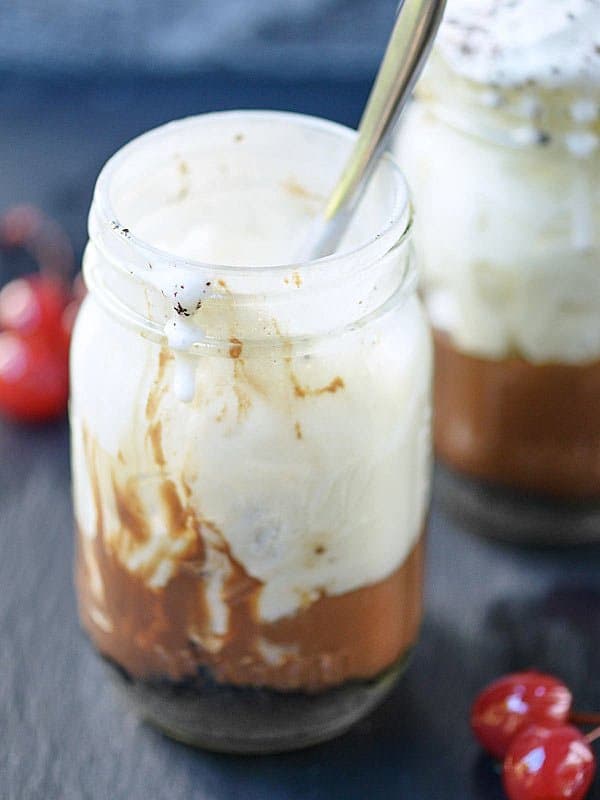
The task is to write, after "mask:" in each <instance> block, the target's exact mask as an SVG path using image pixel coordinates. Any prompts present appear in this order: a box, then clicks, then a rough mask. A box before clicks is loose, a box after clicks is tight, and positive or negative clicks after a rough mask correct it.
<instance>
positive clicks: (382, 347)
mask: <svg viewBox="0 0 600 800" xmlns="http://www.w3.org/2000/svg"><path fill="white" fill-rule="evenodd" d="M353 136H354V134H353V132H351V131H349V130H348V129H346V128H343V127H341V126H339V125H335V124H333V123H329V122H324V121H321V120H317V119H313V118H309V117H302V116H298V115H292V114H280V113H267V112H260V113H258V112H256V113H254V112H230V113H223V114H211V115H204V116H199V117H194V118H190V119H187V120H183V121H180V122H176V123H172V124H170V125H167V126H165V127H162V128H159V129H157V130H155V131H152V132H150V133H148V134H146V135H144V136H142V137H140V138H139V139H136V140H134V141H133V142H132V143H130V144H129V145H127V146H126V147H124V148H123V149H122V150H121V151H119V152H118V153H117V154H116V155H115V156H114V157H113V158H112V159H111V160H110V161H109V162H108V164H107V165H106V166H105V167H104V169H103V170H102V172H101V174H100V177H99V179H98V182H97V185H96V190H95V195H94V200H93V204H92V209H91V212H90V220H89V230H90V242H89V245H88V247H87V249H86V253H85V257H84V271H85V277H86V282H87V284H88V287H89V290H90V291H89V295H88V297H87V299H86V300H85V302H84V304H83V307H82V310H81V312H80V316H79V318H78V320H77V324H76V329H75V332H74V340H73V345H72V399H71V427H72V461H73V480H74V500H75V516H76V525H77V536H78V538H77V551H78V554H77V569H76V573H77V589H78V597H79V606H80V615H81V619H82V622H83V626H84V628H85V630H86V631H87V633H88V634H89V636H90V638H91V640H92V642H93V643H94V644H95V646H96V648H97V649H98V650H99V651H100V653H101V654H102V656H104V658H105V659H106V661H107V663H108V664H109V665H111V668H112V671H113V673H114V675H115V677H116V679H117V681H118V683H119V686H120V687H121V688H122V690H123V691H124V692H126V694H127V696H128V697H129V698H130V699H131V700H132V701H133V702H134V704H135V706H136V707H137V708H138V709H139V710H140V712H141V714H142V715H144V716H145V717H146V718H148V719H150V720H152V721H154V722H155V723H156V724H158V725H159V726H160V727H161V728H163V729H164V730H165V731H166V732H167V733H169V734H171V735H172V736H174V737H176V738H179V739H182V740H184V741H187V742H190V743H193V744H196V745H200V746H205V747H208V748H213V749H220V750H229V751H237V752H268V751H276V750H285V749H290V748H295V747H300V746H303V745H306V744H309V743H312V742H316V741H320V740H323V739H326V738H329V737H330V736H333V735H335V734H336V733H339V732H340V731H342V730H344V729H345V728H347V727H348V726H349V725H350V724H351V723H352V722H354V721H355V720H356V719H358V718H360V717H361V716H363V715H364V714H365V713H366V712H367V711H369V710H370V709H371V708H372V707H373V706H374V705H375V704H376V703H377V702H378V701H379V700H380V699H381V698H382V697H384V696H385V694H386V693H387V692H388V691H389V689H390V688H391V686H392V685H393V683H394V679H395V678H396V676H397V675H398V674H399V672H400V671H401V670H402V667H403V665H404V664H405V663H406V660H407V657H408V655H409V653H410V651H411V648H412V647H413V645H414V643H415V640H416V638H417V634H418V629H419V622H420V618H421V589H422V568H423V531H424V527H425V519H426V509H427V504H428V496H429V485H430V418H431V402H430V383H431V362H432V353H431V343H430V334H429V328H428V324H427V322H426V318H425V314H424V311H423V310H422V308H421V304H420V301H419V299H418V297H417V295H416V289H415V283H416V280H415V273H414V265H413V255H412V245H411V243H410V210H409V203H408V198H407V190H406V185H405V183H404V180H403V178H402V175H401V173H400V171H399V169H398V167H397V166H396V165H395V163H394V161H393V160H392V159H391V158H390V157H388V156H386V157H385V158H384V159H382V161H381V163H380V165H379V167H378V169H377V172H376V174H375V175H374V178H373V180H372V182H371V185H370V188H369V190H368V193H367V195H366V197H365V199H364V201H363V203H362V205H361V207H360V209H359V210H358V211H357V213H356V216H355V218H354V220H353V223H352V225H351V227H350V230H349V231H348V234H347V237H346V240H345V241H344V242H343V243H342V246H341V247H340V250H339V252H336V253H335V254H333V255H331V256H329V257H327V258H324V259H321V260H319V261H315V262H312V263H308V264H292V263H290V261H291V258H292V254H293V253H294V252H295V251H296V250H297V248H298V246H299V245H300V242H301V240H302V237H304V236H305V235H306V230H307V227H308V226H309V224H310V221H311V218H312V217H313V216H314V215H315V214H316V213H317V212H318V211H319V210H320V209H321V207H322V204H323V201H324V199H325V197H326V195H327V192H328V190H329V188H330V187H331V186H332V185H333V183H334V182H335V179H336V177H337V174H338V172H339V169H340V168H341V166H342V165H343V163H344V160H345V158H346V157H347V155H348V153H349V150H350V148H351V146H352V142H353Z"/></svg>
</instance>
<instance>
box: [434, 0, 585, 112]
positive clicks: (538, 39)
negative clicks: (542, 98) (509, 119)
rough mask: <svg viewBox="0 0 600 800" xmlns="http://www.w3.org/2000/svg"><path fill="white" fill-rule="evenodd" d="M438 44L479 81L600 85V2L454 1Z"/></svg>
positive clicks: (455, 64)
mask: <svg viewBox="0 0 600 800" xmlns="http://www.w3.org/2000/svg"><path fill="white" fill-rule="evenodd" d="M437 46H438V48H439V50H440V51H441V52H442V53H443V55H444V57H445V58H446V60H447V61H448V62H449V64H450V65H451V66H452V68H453V69H454V70H455V71H456V72H458V73H459V74H461V75H463V76H464V77H466V78H469V79H470V80H473V81H477V82H479V83H485V84H495V85H498V86H504V87H506V86H517V85H525V84H529V85H534V84H537V85H539V86H542V87H550V88H556V87H562V86H572V85H576V86H585V85H592V86H594V85H598V84H599V83H600V0H449V5H448V7H447V10H446V15H445V18H444V22H443V24H442V26H441V29H440V33H439V36H438V41H437ZM595 110H597V109H595ZM575 113H576V114H577V113H578V112H577V111H576V112H575Z"/></svg>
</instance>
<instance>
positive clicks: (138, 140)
mask: <svg viewBox="0 0 600 800" xmlns="http://www.w3.org/2000/svg"><path fill="white" fill-rule="evenodd" d="M217 118H218V119H226V118H232V119H233V118H237V119H239V120H240V121H269V120H274V121H288V122H292V123H295V124H300V125H303V126H306V127H307V128H309V129H312V130H317V131H318V130H322V131H324V132H329V133H333V134H335V135H337V136H339V137H340V138H341V139H344V140H346V141H349V140H353V139H355V138H356V136H357V131H355V130H353V129H352V128H350V127H348V126H346V125H342V124H341V123H338V122H334V121H331V120H328V119H325V118H322V117H316V116H312V115H308V114H301V113H297V112H289V111H271V110H234V111H215V112H208V113H203V114H197V115H193V116H189V117H184V118H182V119H178V120H174V121H172V122H167V123H166V124H164V125H160V126H158V127H156V128H153V129H151V130H149V131H147V132H145V133H143V134H141V135H140V136H137V137H135V138H134V139H132V140H131V141H129V142H128V143H127V144H125V145H123V147H121V148H120V149H119V150H117V152H116V153H115V154H114V155H113V156H111V157H110V158H109V159H108V161H107V162H106V163H105V164H104V166H103V167H102V169H101V171H100V173H99V175H98V178H97V181H96V185H95V189H94V196H93V203H92V209H91V211H90V228H91V227H92V223H91V220H92V215H95V221H96V223H100V225H101V226H103V227H105V226H106V227H110V228H112V229H113V231H114V232H115V233H116V234H117V235H121V236H123V235H124V234H125V235H126V238H127V242H128V244H130V245H131V246H132V247H133V248H134V249H135V250H136V251H137V252H138V253H139V254H140V256H141V257H142V258H143V259H144V260H146V261H149V260H153V261H156V260H157V259H158V262H159V263H160V262H163V263H167V262H168V263H170V264H173V262H174V261H175V262H176V264H177V266H178V267H182V268H184V269H190V270H195V269H196V270H207V269H209V270H212V271H213V272H215V271H216V272H222V273H223V274H224V275H225V274H229V275H236V274H237V275H243V274H247V273H248V272H252V273H253V274H257V275H263V276H264V275H268V274H269V273H272V274H273V275H278V274H281V273H286V272H289V270H290V268H293V269H294V270H296V271H298V272H299V273H302V272H303V271H305V270H307V269H308V268H313V267H315V266H319V267H329V266H333V265H341V264H343V263H344V262H351V263H352V262H354V261H355V260H357V259H360V260H361V261H362V257H364V256H365V255H367V254H369V253H370V252H371V251H372V250H373V249H374V248H375V247H377V249H378V250H380V251H383V252H384V253H385V252H388V251H389V250H391V249H392V248H393V247H395V246H397V245H399V244H401V243H402V242H403V241H404V240H405V239H406V238H407V237H408V235H409V233H410V231H411V227H412V217H413V214H412V206H411V201H410V190H409V187H408V183H407V181H406V178H405V176H404V173H403V172H402V170H401V169H400V167H399V165H398V164H397V162H396V161H395V159H394V157H393V156H392V154H391V153H389V152H386V153H384V154H383V155H382V156H381V162H380V163H382V164H385V166H386V168H387V169H389V171H390V173H391V175H392V176H393V181H394V183H395V187H396V192H395V197H394V204H393V208H392V209H391V212H390V213H389V215H388V217H387V219H386V222H385V224H384V225H383V227H382V228H381V229H380V230H378V231H377V232H376V233H374V234H373V235H372V236H371V237H369V238H368V239H366V240H365V241H364V242H362V243H361V244H359V245H358V246H356V247H354V248H352V249H348V250H336V251H335V252H334V253H332V254H330V255H327V256H323V257H321V258H318V259H314V260H308V261H290V262H287V263H283V264H275V265H250V264H248V265H231V264H221V263H214V262H211V261H203V260H201V259H193V258H185V257H182V256H178V255H174V254H173V253H171V252H169V251H168V250H163V249H162V248H160V247H156V246H155V245H152V244H150V243H149V242H148V241H146V240H145V239H144V238H142V237H140V236H137V235H136V234H134V233H132V232H131V231H130V230H129V229H128V228H127V227H126V226H125V225H123V223H122V222H121V221H120V220H119V218H118V215H117V214H116V211H115V209H114V206H113V204H112V202H111V199H110V186H111V181H112V180H113V178H114V177H115V176H116V174H117V173H118V170H119V169H120V168H121V167H122V166H124V165H125V163H126V161H127V159H128V158H129V157H130V156H131V155H133V154H134V153H135V152H136V150H137V149H138V148H139V146H140V145H145V144H147V143H148V142H151V141H152V140H157V141H160V140H161V139H163V138H166V137H169V136H172V135H173V133H176V132H178V131H182V130H185V129H187V128H191V127H193V126H195V125H198V124H201V123H202V122H203V121H214V120H215V119H217ZM90 234H91V231H90Z"/></svg>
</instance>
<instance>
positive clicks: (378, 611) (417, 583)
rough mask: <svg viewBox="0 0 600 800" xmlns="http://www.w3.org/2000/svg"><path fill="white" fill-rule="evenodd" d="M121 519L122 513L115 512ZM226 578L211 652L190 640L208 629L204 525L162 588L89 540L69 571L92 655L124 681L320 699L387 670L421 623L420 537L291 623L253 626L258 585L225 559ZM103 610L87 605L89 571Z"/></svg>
mask: <svg viewBox="0 0 600 800" xmlns="http://www.w3.org/2000/svg"><path fill="white" fill-rule="evenodd" d="M123 513H128V512H125V510H124V509H123ZM223 553H224V554H225V555H226V557H227V558H228V559H230V562H231V565H232V567H233V569H232V570H231V573H230V577H229V578H228V580H227V582H226V585H225V587H224V596H225V597H226V600H227V606H228V609H229V625H228V629H227V633H226V634H225V635H224V636H223V637H222V638H221V639H220V640H219V641H216V640H215V643H214V646H213V648H212V649H208V648H206V645H205V646H204V647H203V646H201V645H200V644H199V638H198V637H197V636H195V632H198V631H200V632H202V631H204V630H205V629H206V627H207V624H208V618H207V614H206V591H207V589H206V584H205V579H204V576H203V563H202V525H201V524H200V525H199V528H198V546H197V549H195V550H193V551H191V552H190V553H189V555H188V556H187V557H186V558H184V559H183V560H182V561H181V563H180V565H179V568H178V570H177V572H176V574H175V576H174V577H173V578H172V579H171V580H170V581H169V583H168V584H167V585H166V586H165V587H164V588H159V589H152V588H150V587H148V586H147V585H146V584H145V583H144V582H143V581H142V580H140V579H139V578H138V577H136V576H135V575H132V574H131V573H130V572H129V571H128V570H127V569H126V568H124V567H123V566H122V565H120V563H119V562H118V560H117V559H116V558H115V557H114V556H113V555H112V554H111V553H110V551H109V550H108V549H107V548H106V547H105V543H104V541H103V538H102V535H99V536H97V537H96V539H95V540H94V544H93V566H91V563H90V560H89V556H88V557H87V558H84V557H82V555H81V548H80V553H79V558H78V562H77V584H78V590H79V598H80V610H81V617H82V621H83V624H84V627H85V628H86V630H87V631H88V633H89V634H90V636H91V638H92V640H93V641H94V643H95V645H96V647H97V648H98V649H99V650H100V652H101V653H102V654H103V655H104V656H106V657H108V658H109V659H110V660H112V661H113V662H115V663H116V664H118V665H119V666H120V667H121V668H122V669H123V670H124V671H125V672H126V673H127V674H128V675H129V676H130V677H132V678H141V679H145V680H168V681H171V682H173V683H185V684H186V685H187V686H188V687H189V686H191V685H194V683H197V685H198V687H199V688H202V686H204V685H205V683H206V676H207V675H210V678H211V680H212V681H214V682H216V683H223V684H229V685H233V686H254V687H269V688H272V689H277V690H280V691H290V690H301V691H304V692H320V691H323V690H325V689H328V688H330V687H334V686H339V685H340V684H343V683H344V682H346V681H349V680H357V679H370V678H373V677H375V676H377V675H379V674H380V673H382V672H384V671H385V670H386V669H387V668H389V667H390V666H392V665H393V664H394V663H395V662H397V661H398V659H399V658H401V656H403V655H404V654H405V653H406V651H408V650H409V649H410V647H411V646H412V644H413V643H414V641H415V639H416V637H417V632H418V628H419V623H420V618H421V584H422V569H423V543H422V538H421V540H420V541H419V543H418V544H417V545H416V547H415V548H414V549H413V551H412V553H411V554H410V555H409V556H408V558H407V559H406V561H405V562H404V563H403V564H402V565H401V566H400V567H399V568H398V569H396V570H395V571H394V572H393V573H392V574H391V575H389V577H387V578H386V579H385V580H382V581H379V582H378V583H375V584H372V585H370V586H364V587H361V588H360V589H357V590H355V591H351V592H347V593H344V594H341V595H337V596H322V597H320V598H318V599H317V600H315V601H314V602H312V603H310V604H308V605H307V607H306V608H304V609H302V610H301V611H299V612H297V613H295V614H294V615H292V616H289V617H284V618H282V619H280V620H277V621H275V622H261V621H260V620H259V619H258V617H257V613H256V599H257V594H258V592H259V591H260V588H261V585H260V582H258V581H256V580H255V579H253V578H251V577H250V576H248V575H247V574H246V572H245V571H244V570H243V569H242V568H241V567H240V565H239V564H238V563H236V561H235V559H233V558H232V556H231V555H230V554H228V553H227V550H226V548H224V550H223ZM95 570H97V571H98V573H99V575H100V577H101V580H102V583H103V585H104V598H105V602H104V605H103V607H102V609H99V608H98V601H97V598H95V597H94V596H93V589H91V588H90V587H93V586H94V578H95V575H94V571H95Z"/></svg>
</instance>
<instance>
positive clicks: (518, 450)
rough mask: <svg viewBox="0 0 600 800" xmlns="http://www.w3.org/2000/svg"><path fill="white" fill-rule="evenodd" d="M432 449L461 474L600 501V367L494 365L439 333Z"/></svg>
mask: <svg viewBox="0 0 600 800" xmlns="http://www.w3.org/2000/svg"><path fill="white" fill-rule="evenodd" d="M435 355H436V379H435V408H436V415H435V428H434V431H435V446H436V449H437V453H438V455H439V457H440V458H441V459H442V460H443V461H444V462H446V463H447V464H448V465H450V466H452V467H453V468H455V469H456V470H458V471H459V472H462V473H466V474H468V475H471V476H473V477H476V478H480V479H481V480H483V481H487V482H489V483H493V484H498V485H502V486H506V487H510V488H513V489H517V490H520V491H526V492H532V493H535V494H539V495H540V496H545V497H547V498H551V499H556V500H564V501H568V502H571V501H573V502H588V501H590V502H594V501H597V500H600V362H594V363H592V364H584V365H569V364H551V363H549V364H542V365H535V364H531V363H529V362H527V361H525V360H524V359H522V358H517V357H514V358H506V359H502V360H499V361H494V360H490V359H485V358H478V357H476V356H472V355H468V354H466V353H463V352H461V351H460V350H458V349H456V348H455V347H454V346H453V345H452V342H451V341H450V338H449V337H448V336H447V335H445V334H441V333H439V332H437V333H436V334H435Z"/></svg>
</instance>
